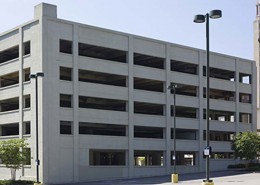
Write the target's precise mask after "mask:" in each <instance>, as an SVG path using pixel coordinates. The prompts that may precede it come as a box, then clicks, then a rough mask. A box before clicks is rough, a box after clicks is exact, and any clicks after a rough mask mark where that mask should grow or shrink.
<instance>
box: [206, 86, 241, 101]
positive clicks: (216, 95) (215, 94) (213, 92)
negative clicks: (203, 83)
mask: <svg viewBox="0 0 260 185" xmlns="http://www.w3.org/2000/svg"><path fill="white" fill-rule="evenodd" d="M209 94H210V98H211V99H216V100H224V101H235V100H236V98H235V92H233V91H225V90H219V89H210V92H209ZM203 97H204V98H206V88H205V87H204V88H203Z"/></svg>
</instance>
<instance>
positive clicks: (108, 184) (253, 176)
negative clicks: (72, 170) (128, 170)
mask: <svg viewBox="0 0 260 185" xmlns="http://www.w3.org/2000/svg"><path fill="white" fill-rule="evenodd" d="M210 177H211V178H210V179H211V180H213V182H214V185H242V184H243V185H260V173H254V172H245V171H221V172H212V173H211V174H210ZM203 179H205V173H195V174H181V175H179V182H178V183H174V184H176V185H177V184H182V185H188V184H189V185H190V184H198V185H201V183H202V181H203ZM117 184H118V185H173V184H172V183H171V177H170V176H158V177H145V178H134V179H121V180H105V181H96V182H87V183H75V184H71V185H117ZM67 185H68V184H67Z"/></svg>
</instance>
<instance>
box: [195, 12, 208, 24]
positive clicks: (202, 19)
mask: <svg viewBox="0 0 260 185" xmlns="http://www.w3.org/2000/svg"><path fill="white" fill-rule="evenodd" d="M193 22H195V23H204V22H205V15H201V14H199V15H195V17H194V19H193Z"/></svg>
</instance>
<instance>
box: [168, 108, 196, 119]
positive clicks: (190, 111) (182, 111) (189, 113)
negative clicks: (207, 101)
mask: <svg viewBox="0 0 260 185" xmlns="http://www.w3.org/2000/svg"><path fill="white" fill-rule="evenodd" d="M175 114H176V117H182V118H194V119H196V118H198V117H197V108H193V107H182V106H176V107H175ZM171 116H173V106H172V105H171Z"/></svg>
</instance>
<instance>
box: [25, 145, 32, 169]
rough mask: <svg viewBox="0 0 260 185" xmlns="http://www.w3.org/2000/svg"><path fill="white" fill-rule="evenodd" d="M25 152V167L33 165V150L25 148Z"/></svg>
mask: <svg viewBox="0 0 260 185" xmlns="http://www.w3.org/2000/svg"><path fill="white" fill-rule="evenodd" d="M24 150H25V151H24V152H25V153H26V161H25V165H31V148H25V149H24Z"/></svg>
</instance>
